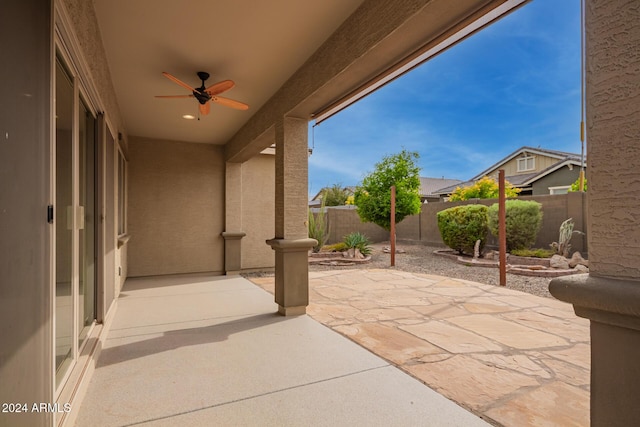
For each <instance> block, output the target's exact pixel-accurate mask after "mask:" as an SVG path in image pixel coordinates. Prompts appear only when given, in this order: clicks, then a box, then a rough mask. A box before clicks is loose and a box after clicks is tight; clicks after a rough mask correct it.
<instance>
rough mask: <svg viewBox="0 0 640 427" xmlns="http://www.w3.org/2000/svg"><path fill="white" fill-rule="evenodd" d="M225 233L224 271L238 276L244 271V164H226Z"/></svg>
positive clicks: (223, 234)
mask: <svg viewBox="0 0 640 427" xmlns="http://www.w3.org/2000/svg"><path fill="white" fill-rule="evenodd" d="M224 201H225V216H224V221H225V226H224V228H225V231H224V232H223V233H222V237H223V238H224V270H225V274H227V275H234V274H238V273H239V272H240V270H241V269H242V242H241V239H242V238H243V237H244V236H245V233H244V232H243V231H242V163H231V162H226V164H225V184H224Z"/></svg>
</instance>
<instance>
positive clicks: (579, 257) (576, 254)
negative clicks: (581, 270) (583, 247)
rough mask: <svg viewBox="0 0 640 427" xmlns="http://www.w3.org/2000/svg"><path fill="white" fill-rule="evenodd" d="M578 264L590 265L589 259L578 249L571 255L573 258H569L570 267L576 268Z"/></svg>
mask: <svg viewBox="0 0 640 427" xmlns="http://www.w3.org/2000/svg"><path fill="white" fill-rule="evenodd" d="M578 265H582V266H585V267H589V261H587V260H586V259H584V258H582V254H580V252H577V251H576V252H574V253H573V255H572V256H571V259H570V260H569V267H571V268H575V267H576V266H578Z"/></svg>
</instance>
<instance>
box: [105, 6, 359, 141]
mask: <svg viewBox="0 0 640 427" xmlns="http://www.w3.org/2000/svg"><path fill="white" fill-rule="evenodd" d="M360 3H362V0H326V1H321V2H313V3H310V2H305V1H299V0H273V1H250V0H241V1H219V0H218V1H202V0H180V1H175V0H135V1H131V0H96V1H95V7H96V14H97V17H98V22H99V26H100V32H101V35H102V39H103V43H104V46H105V50H106V53H107V59H108V62H109V68H110V72H111V76H112V80H113V85H114V87H115V91H116V95H117V98H118V103H119V106H120V109H121V113H122V115H123V117H124V119H125V126H126V128H127V132H128V133H129V134H130V135H136V136H145V137H151V138H162V139H172V140H180V141H185V140H186V141H192V142H204V143H214V144H223V143H225V142H226V141H228V140H229V139H230V137H231V136H233V134H235V132H236V131H237V130H238V129H239V128H240V127H241V126H242V125H243V124H244V123H245V122H246V121H247V120H248V119H249V118H250V117H251V115H252V114H253V113H255V112H256V111H258V109H259V108H260V106H262V105H263V104H264V103H265V102H266V101H267V100H268V99H269V98H270V97H271V96H272V95H273V94H274V93H275V92H276V91H277V90H278V88H279V87H280V86H282V84H283V83H284V82H285V81H286V80H287V79H288V78H289V76H290V75H291V74H293V72H294V71H295V70H296V69H298V68H299V67H300V65H301V64H302V63H303V62H304V61H305V60H306V59H307V58H308V57H309V56H310V55H311V54H312V53H313V52H314V51H315V50H316V49H317V48H318V47H319V46H320V45H321V44H322V42H324V41H325V39H326V38H327V37H328V36H329V35H330V34H331V33H332V32H333V31H335V29H336V28H337V27H338V26H339V25H340V24H341V23H342V22H343V21H344V20H345V19H346V18H347V17H348V16H349V15H350V14H351V13H352V12H353V11H354V10H355V9H356V8H357V7H358V6H359V5H360ZM163 71H166V72H168V73H171V74H173V75H174V76H176V77H178V78H179V79H180V80H182V81H184V82H185V83H187V84H189V85H191V86H193V87H198V86H200V81H199V80H198V77H197V75H196V72H197V71H206V72H209V73H210V74H211V77H210V79H209V80H208V81H207V83H208V84H209V85H210V84H212V83H215V82H218V81H220V80H226V79H230V80H233V81H235V83H236V86H235V88H233V89H231V90H229V91H228V92H225V93H224V94H223V96H225V97H228V98H233V99H236V100H239V101H242V102H244V103H247V104H249V105H250V109H249V110H248V111H238V110H234V109H231V108H228V107H223V106H220V105H212V108H211V113H210V114H209V115H208V116H206V117H203V118H202V119H201V120H200V121H198V120H185V119H183V118H182V115H184V114H192V115H197V111H198V109H197V102H196V101H195V100H194V99H157V98H154V95H182V94H188V91H186V90H184V89H183V88H181V87H180V86H178V85H176V84H174V83H172V82H171V81H169V80H168V79H166V78H165V77H163V76H162V74H161V73H162V72H163Z"/></svg>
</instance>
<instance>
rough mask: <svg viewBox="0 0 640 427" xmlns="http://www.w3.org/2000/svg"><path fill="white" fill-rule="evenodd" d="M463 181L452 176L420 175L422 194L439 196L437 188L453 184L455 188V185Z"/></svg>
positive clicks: (422, 195)
mask: <svg viewBox="0 0 640 427" xmlns="http://www.w3.org/2000/svg"><path fill="white" fill-rule="evenodd" d="M461 182H462V181H461V180H459V179H450V178H445V177H442V178H429V177H422V176H421V177H420V196H421V197H427V196H437V195H438V193H437V190H439V189H441V188H443V187H448V186H451V185H453V186H454V189H455V185H458V184H460V183H461Z"/></svg>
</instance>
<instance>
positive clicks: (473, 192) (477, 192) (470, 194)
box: [449, 176, 520, 202]
mask: <svg viewBox="0 0 640 427" xmlns="http://www.w3.org/2000/svg"><path fill="white" fill-rule="evenodd" d="M499 188H500V186H499V184H498V182H497V181H496V180H495V179H493V178H489V177H488V176H485V177H483V178H482V179H480V180H478V181H476V182H474V183H473V184H471V185H468V186H466V187H457V188H456V189H455V191H454V192H453V193H451V196H450V197H449V201H450V202H455V201H458V200H469V199H497V198H498V196H499V195H500V191H499ZM504 193H505V196H506V197H518V193H520V189H519V188H514V186H513V185H512V184H511V183H510V182H509V181H507V180H505V186H504Z"/></svg>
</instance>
